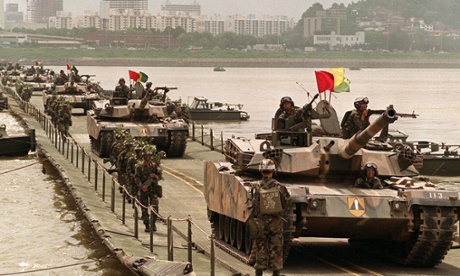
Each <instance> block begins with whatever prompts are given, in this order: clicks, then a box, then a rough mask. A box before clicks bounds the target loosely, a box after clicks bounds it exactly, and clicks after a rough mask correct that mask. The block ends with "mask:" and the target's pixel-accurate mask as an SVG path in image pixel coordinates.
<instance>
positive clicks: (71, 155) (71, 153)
mask: <svg viewBox="0 0 460 276" xmlns="http://www.w3.org/2000/svg"><path fill="white" fill-rule="evenodd" d="M73 146H74V145H73V143H72V147H71V148H72V150H71V151H70V163H72V164H73Z"/></svg>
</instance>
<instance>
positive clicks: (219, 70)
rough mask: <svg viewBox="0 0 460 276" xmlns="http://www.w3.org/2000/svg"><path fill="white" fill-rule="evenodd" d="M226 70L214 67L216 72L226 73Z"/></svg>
mask: <svg viewBox="0 0 460 276" xmlns="http://www.w3.org/2000/svg"><path fill="white" fill-rule="evenodd" d="M225 71H226V70H225V68H224V67H214V72H225Z"/></svg>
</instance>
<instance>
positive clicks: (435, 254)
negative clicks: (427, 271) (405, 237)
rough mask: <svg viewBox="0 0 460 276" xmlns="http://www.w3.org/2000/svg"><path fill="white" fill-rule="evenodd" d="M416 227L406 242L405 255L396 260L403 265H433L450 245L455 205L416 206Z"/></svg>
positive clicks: (454, 219)
mask: <svg viewBox="0 0 460 276" xmlns="http://www.w3.org/2000/svg"><path fill="white" fill-rule="evenodd" d="M414 217H415V219H414V222H415V223H414V224H415V226H419V227H417V229H414V232H413V234H412V236H411V238H410V240H409V241H408V242H407V243H406V248H407V251H406V252H407V255H406V256H405V257H404V258H397V259H396V261H397V262H399V263H402V264H404V265H412V266H422V267H433V266H435V265H437V264H439V263H441V261H442V260H443V259H444V256H445V255H446V254H447V252H448V251H449V249H450V247H451V246H452V240H453V237H454V232H455V228H454V224H455V222H456V221H457V220H458V209H457V208H455V207H440V206H418V208H416V209H414Z"/></svg>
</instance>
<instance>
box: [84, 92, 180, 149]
mask: <svg viewBox="0 0 460 276" xmlns="http://www.w3.org/2000/svg"><path fill="white" fill-rule="evenodd" d="M157 89H160V90H164V91H165V92H167V91H169V90H170V89H175V88H171V87H159V88H157ZM165 94H166V93H165ZM86 116H87V128H88V134H89V137H90V140H91V149H92V151H93V152H94V153H96V154H97V155H98V156H99V157H109V154H110V147H111V145H112V143H113V140H114V131H115V130H116V129H125V130H128V131H129V133H130V134H131V136H132V137H134V138H142V139H145V140H148V141H149V143H150V144H153V145H155V146H156V147H157V149H159V150H163V151H165V153H166V156H167V157H182V156H183V155H184V152H185V149H186V146H187V138H188V135H189V126H188V123H187V122H186V121H185V120H184V119H182V118H174V116H173V115H171V114H169V113H168V111H167V105H166V104H165V103H164V102H162V101H148V100H147V99H126V98H112V99H105V100H100V101H95V102H93V108H92V109H91V110H89V111H88V113H87V115H86Z"/></svg>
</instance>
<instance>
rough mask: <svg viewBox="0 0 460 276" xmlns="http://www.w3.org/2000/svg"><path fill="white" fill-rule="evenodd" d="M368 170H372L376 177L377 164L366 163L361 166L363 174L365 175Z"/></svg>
mask: <svg viewBox="0 0 460 276" xmlns="http://www.w3.org/2000/svg"><path fill="white" fill-rule="evenodd" d="M369 168H372V169H374V172H375V176H377V175H378V170H377V169H378V166H377V164H375V163H374V162H367V163H366V164H365V165H364V166H363V172H364V174H365V173H366V170H367V169H369Z"/></svg>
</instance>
